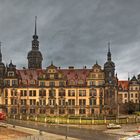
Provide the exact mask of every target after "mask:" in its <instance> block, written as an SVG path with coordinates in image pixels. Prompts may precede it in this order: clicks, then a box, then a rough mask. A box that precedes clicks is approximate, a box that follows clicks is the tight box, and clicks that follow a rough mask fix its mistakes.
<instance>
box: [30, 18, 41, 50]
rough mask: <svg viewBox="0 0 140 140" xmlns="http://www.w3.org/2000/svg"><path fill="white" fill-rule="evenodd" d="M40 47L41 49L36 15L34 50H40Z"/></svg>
mask: <svg viewBox="0 0 140 140" xmlns="http://www.w3.org/2000/svg"><path fill="white" fill-rule="evenodd" d="M38 49H39V41H38V35H37V16H35V31H34V35H33V41H32V50H38Z"/></svg>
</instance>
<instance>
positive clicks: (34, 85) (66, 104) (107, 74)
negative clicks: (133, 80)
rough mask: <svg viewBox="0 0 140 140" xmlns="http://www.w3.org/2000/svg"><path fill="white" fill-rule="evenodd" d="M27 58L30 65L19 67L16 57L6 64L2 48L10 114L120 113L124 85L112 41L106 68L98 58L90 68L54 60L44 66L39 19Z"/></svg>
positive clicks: (0, 80)
mask: <svg viewBox="0 0 140 140" xmlns="http://www.w3.org/2000/svg"><path fill="white" fill-rule="evenodd" d="M27 59H28V68H23V69H17V68H16V65H14V64H13V62H12V61H11V62H10V64H9V65H6V66H5V64H4V63H3V62H2V52H0V87H1V88H0V93H1V96H0V97H1V100H0V104H1V105H2V106H4V108H5V111H6V113H7V114H46V115H52V116H56V115H85V116H93V115H99V114H103V115H104V114H105V115H106V114H117V103H118V86H120V85H118V78H117V75H116V74H115V63H114V62H113V61H112V57H111V51H110V44H108V52H107V60H106V62H105V64H104V67H103V68H102V67H101V66H100V65H99V64H98V63H97V62H96V63H95V64H94V65H93V66H92V67H91V68H90V69H87V68H86V67H84V68H82V69H75V68H74V67H73V66H70V67H69V68H67V69H63V68H60V67H57V66H55V65H54V64H53V62H52V63H51V64H50V65H49V66H47V68H45V69H43V68H42V61H43V56H42V54H41V51H39V40H38V35H37V25H36V20H35V33H34V35H33V40H32V49H31V51H30V52H28V55H27ZM126 86H127V85H126ZM126 88H127V87H126ZM123 102H125V100H123Z"/></svg>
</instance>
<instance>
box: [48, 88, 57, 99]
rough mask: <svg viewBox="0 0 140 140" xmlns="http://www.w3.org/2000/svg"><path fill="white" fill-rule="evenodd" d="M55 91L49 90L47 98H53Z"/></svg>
mask: <svg viewBox="0 0 140 140" xmlns="http://www.w3.org/2000/svg"><path fill="white" fill-rule="evenodd" d="M55 92H56V91H55V90H54V89H51V90H49V96H50V97H53V96H55Z"/></svg>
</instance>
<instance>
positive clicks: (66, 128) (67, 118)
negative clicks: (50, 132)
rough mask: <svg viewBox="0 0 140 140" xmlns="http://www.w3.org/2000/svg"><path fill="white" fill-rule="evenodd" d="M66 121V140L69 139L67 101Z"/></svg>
mask: <svg viewBox="0 0 140 140" xmlns="http://www.w3.org/2000/svg"><path fill="white" fill-rule="evenodd" d="M66 118H67V119H66V121H67V126H66V137H65V139H67V138H68V102H67V101H66Z"/></svg>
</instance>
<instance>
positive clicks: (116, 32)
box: [0, 0, 140, 79]
mask: <svg viewBox="0 0 140 140" xmlns="http://www.w3.org/2000/svg"><path fill="white" fill-rule="evenodd" d="M139 6H140V1H139V0H133V1H132V0H40V1H39V0H24V1H19V0H12V1H11V0H4V1H3V0H0V40H1V41H2V42H3V43H2V45H3V46H2V52H3V61H4V62H5V63H9V61H10V59H12V60H13V63H15V64H16V65H17V67H18V68H19V67H23V66H26V67H27V53H28V51H29V50H30V49H31V40H32V35H33V33H34V17H35V16H36V15H37V16H38V23H37V25H38V30H37V33H38V35H39V41H40V50H41V51H42V53H43V58H44V60H43V66H44V67H46V66H47V65H49V64H50V62H51V61H54V64H56V65H57V66H61V67H68V66H69V65H74V66H75V67H78V68H82V67H83V66H84V65H86V66H87V67H92V65H94V63H95V61H96V60H97V61H98V63H99V64H101V65H102V66H103V64H104V63H105V61H106V53H107V42H108V41H111V51H112V57H113V61H114V62H115V63H116V71H117V73H118V76H119V78H120V79H123V78H125V79H126V78H127V75H128V73H130V74H131V75H133V74H138V73H139V72H140V71H139V67H140V59H139V57H140V55H139V54H140V53H139V52H140V8H139Z"/></svg>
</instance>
